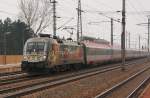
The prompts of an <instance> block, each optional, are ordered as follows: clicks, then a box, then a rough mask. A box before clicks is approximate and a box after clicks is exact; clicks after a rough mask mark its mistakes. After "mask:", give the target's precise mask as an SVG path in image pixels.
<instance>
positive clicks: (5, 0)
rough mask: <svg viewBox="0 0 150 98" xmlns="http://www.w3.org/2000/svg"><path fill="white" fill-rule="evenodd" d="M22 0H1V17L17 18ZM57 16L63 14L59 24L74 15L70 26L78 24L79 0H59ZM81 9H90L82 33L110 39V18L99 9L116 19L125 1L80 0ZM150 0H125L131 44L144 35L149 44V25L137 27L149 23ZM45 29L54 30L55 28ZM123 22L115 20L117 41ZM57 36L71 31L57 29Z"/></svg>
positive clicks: (85, 15) (84, 17)
mask: <svg viewBox="0 0 150 98" xmlns="http://www.w3.org/2000/svg"><path fill="white" fill-rule="evenodd" d="M17 1H19V0H0V19H5V18H6V17H11V18H12V19H17V17H18V12H19V10H18V6H17ZM57 1H58V3H57V15H58V16H59V17H61V18H60V19H58V21H57V24H58V25H57V26H58V27H59V26H61V24H63V23H65V22H66V21H68V20H69V19H71V18H74V19H73V20H72V21H71V22H70V23H69V24H67V26H74V25H76V23H77V22H76V17H77V11H76V8H77V1H78V0H57ZM81 1H82V8H83V10H86V11H88V12H84V13H83V35H88V36H92V37H97V38H98V37H99V38H103V39H106V40H108V41H110V22H101V21H110V19H109V18H106V17H104V16H102V15H99V14H98V12H97V11H100V12H101V11H102V12H103V13H104V14H105V15H106V16H109V17H113V18H115V19H121V18H122V17H121V13H114V12H115V11H121V10H122V0H81ZM149 4H150V0H126V8H127V29H126V30H127V31H128V32H130V33H131V40H132V41H131V44H132V47H135V46H136V47H138V36H139V34H140V35H141V37H142V44H143V45H144V44H146V40H145V39H144V38H146V37H147V36H146V34H145V33H147V28H146V27H144V26H137V25H136V24H138V23H146V22H147V16H148V15H150V12H145V11H150V6H149ZM89 22H101V23H99V24H97V25H89V24H88V23H89ZM44 32H47V33H49V32H50V33H51V34H53V33H52V27H50V28H49V29H47V30H45V31H44ZM120 34H121V24H120V23H117V22H114V41H115V42H116V43H118V42H120V40H119V39H120ZM57 35H59V36H61V37H62V36H65V37H68V36H69V33H67V32H66V31H62V30H58V32H57ZM73 38H76V32H75V31H74V36H73Z"/></svg>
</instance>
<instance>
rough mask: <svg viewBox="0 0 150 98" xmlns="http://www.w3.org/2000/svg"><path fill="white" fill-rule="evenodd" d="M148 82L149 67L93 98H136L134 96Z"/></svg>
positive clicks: (149, 75) (149, 76) (149, 78)
mask: <svg viewBox="0 0 150 98" xmlns="http://www.w3.org/2000/svg"><path fill="white" fill-rule="evenodd" d="M149 80H150V67H147V68H145V69H143V70H141V71H139V72H137V73H136V74H134V75H132V76H131V77H129V78H128V79H126V80H124V81H122V82H120V83H118V84H116V85H115V86H113V87H111V88H110V89H107V90H105V91H104V92H102V93H100V94H99V95H97V96H96V97H95V98H138V97H135V95H136V94H137V92H138V91H139V89H141V88H142V87H143V85H144V84H145V83H147V81H149Z"/></svg>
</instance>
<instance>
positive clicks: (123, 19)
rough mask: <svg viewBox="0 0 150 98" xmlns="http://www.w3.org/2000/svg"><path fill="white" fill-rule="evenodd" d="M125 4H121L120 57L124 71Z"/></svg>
mask: <svg viewBox="0 0 150 98" xmlns="http://www.w3.org/2000/svg"><path fill="white" fill-rule="evenodd" d="M125 4H126V2H125V0H123V2H122V34H121V56H122V70H125V30H126V6H125Z"/></svg>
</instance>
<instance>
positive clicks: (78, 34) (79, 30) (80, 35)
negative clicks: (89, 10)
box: [77, 0, 82, 41]
mask: <svg viewBox="0 0 150 98" xmlns="http://www.w3.org/2000/svg"><path fill="white" fill-rule="evenodd" d="M77 13H78V20H77V41H80V40H81V38H82V10H81V0H78V8H77Z"/></svg>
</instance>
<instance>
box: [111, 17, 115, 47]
mask: <svg viewBox="0 0 150 98" xmlns="http://www.w3.org/2000/svg"><path fill="white" fill-rule="evenodd" d="M113 24H114V23H113V19H112V18H111V45H112V46H113V43H114V42H113Z"/></svg>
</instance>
